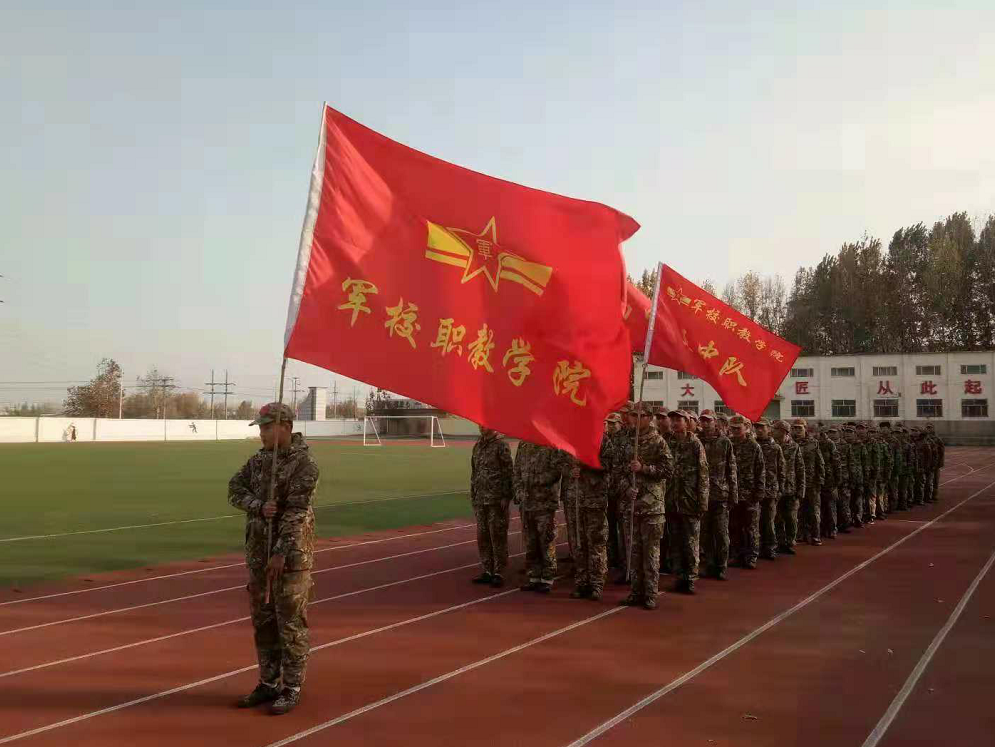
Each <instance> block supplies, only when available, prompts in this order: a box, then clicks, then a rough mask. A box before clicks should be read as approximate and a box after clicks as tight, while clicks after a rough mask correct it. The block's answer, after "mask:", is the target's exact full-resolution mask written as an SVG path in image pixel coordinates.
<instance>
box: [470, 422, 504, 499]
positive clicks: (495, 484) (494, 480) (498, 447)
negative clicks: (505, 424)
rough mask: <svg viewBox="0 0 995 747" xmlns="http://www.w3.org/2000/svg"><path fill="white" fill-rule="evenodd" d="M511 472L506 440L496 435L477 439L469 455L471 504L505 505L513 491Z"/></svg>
mask: <svg viewBox="0 0 995 747" xmlns="http://www.w3.org/2000/svg"><path fill="white" fill-rule="evenodd" d="M513 472H514V465H513V464H512V461H511V449H510V448H509V446H508V442H507V441H505V440H504V439H503V438H500V437H498V435H497V434H493V435H488V436H486V437H482V438H480V440H478V441H477V443H475V444H474V445H473V455H472V456H471V457H470V503H471V504H472V505H473V506H475V507H476V506H493V505H497V504H502V503H503V504H505V505H507V504H508V502H509V501H511V499H512V497H513V494H514V488H513V485H512V484H513V477H512V473H513Z"/></svg>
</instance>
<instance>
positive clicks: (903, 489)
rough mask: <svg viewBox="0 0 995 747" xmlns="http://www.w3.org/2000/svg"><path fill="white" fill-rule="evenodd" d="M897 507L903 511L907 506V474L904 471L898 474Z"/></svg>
mask: <svg viewBox="0 0 995 747" xmlns="http://www.w3.org/2000/svg"><path fill="white" fill-rule="evenodd" d="M898 508H899V509H901V510H903V511H907V510H908V508H909V475H908V473H905V472H903V473H902V474H901V475H899V476H898Z"/></svg>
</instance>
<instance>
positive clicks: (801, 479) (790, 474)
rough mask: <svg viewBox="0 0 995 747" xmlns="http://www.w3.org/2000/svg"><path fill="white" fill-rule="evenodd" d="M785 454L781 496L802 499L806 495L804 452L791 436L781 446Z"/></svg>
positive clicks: (786, 437)
mask: <svg viewBox="0 0 995 747" xmlns="http://www.w3.org/2000/svg"><path fill="white" fill-rule="evenodd" d="M779 445H780V447H781V453H782V454H784V464H785V470H784V484H783V485H781V486H780V487H781V495H782V496H784V497H790V498H794V497H801V496H803V495H805V460H804V459H803V458H802V450H801V447H800V446H799V445H798V442H797V441H795V440H794V439H793V438H791V436H788V435H786V436H785V437H784V441H783V442H782V443H781V444H779Z"/></svg>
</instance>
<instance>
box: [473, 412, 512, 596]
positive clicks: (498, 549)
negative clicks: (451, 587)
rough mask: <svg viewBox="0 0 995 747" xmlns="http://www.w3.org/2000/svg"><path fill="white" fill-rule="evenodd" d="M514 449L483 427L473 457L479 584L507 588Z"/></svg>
mask: <svg viewBox="0 0 995 747" xmlns="http://www.w3.org/2000/svg"><path fill="white" fill-rule="evenodd" d="M513 473H514V465H513V463H512V461H511V449H510V448H509V447H508V443H507V442H506V441H505V440H504V438H503V437H502V436H501V434H500V433H498V432H497V431H494V430H491V429H490V428H485V427H484V426H480V439H479V440H478V441H477V443H476V444H474V446H473V455H472V456H471V457H470V504H471V505H472V506H473V513H474V516H475V517H476V519H477V553H478V555H479V556H480V567H481V571H482V572H481V574H480V575H479V576H477V577H475V578H474V579H473V583H475V584H490V585H491V586H493V587H494V588H496V589H497V588H500V587H502V586H504V569H505V568H506V567H507V565H508V507H509V505H510V504H511V500H512V497H513V495H514V488H513V486H512V484H513Z"/></svg>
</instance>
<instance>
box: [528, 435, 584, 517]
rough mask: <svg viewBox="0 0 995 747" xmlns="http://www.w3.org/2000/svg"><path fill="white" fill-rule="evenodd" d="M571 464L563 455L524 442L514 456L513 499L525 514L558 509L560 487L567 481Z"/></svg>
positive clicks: (568, 458) (556, 451)
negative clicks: (515, 499) (516, 500)
mask: <svg viewBox="0 0 995 747" xmlns="http://www.w3.org/2000/svg"><path fill="white" fill-rule="evenodd" d="M572 464H573V461H572V459H571V457H570V456H568V455H567V454H565V453H564V452H562V451H560V450H558V449H554V448H552V447H550V446H539V445H538V444H534V443H530V442H528V441H521V442H519V444H518V452H517V453H516V454H515V471H514V486H515V496H516V498H517V499H518V500H519V501H520V502H521V504H522V508H523V509H524V510H526V511H555V510H556V509H557V508H558V507H559V505H560V484H561V482H562V481H564V480H569V479H570V468H571V466H572Z"/></svg>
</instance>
